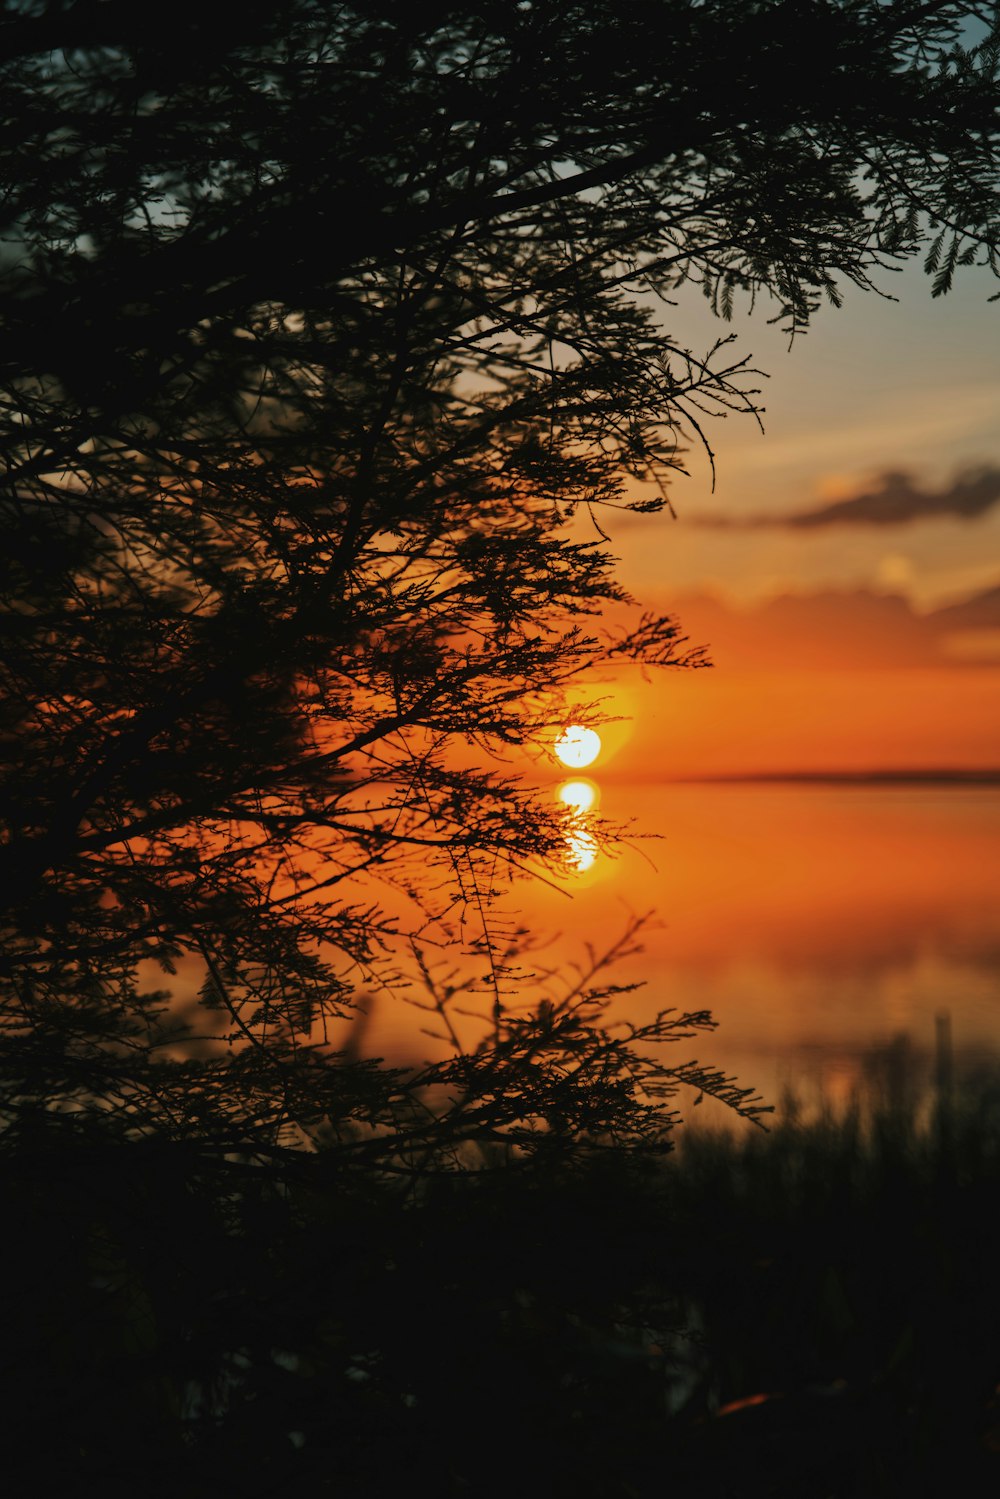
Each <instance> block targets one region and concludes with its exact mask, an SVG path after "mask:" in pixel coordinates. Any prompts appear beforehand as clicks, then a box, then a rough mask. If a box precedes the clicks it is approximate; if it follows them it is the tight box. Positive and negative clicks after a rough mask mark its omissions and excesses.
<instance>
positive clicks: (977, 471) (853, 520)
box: [692, 464, 1000, 531]
mask: <svg viewBox="0 0 1000 1499" xmlns="http://www.w3.org/2000/svg"><path fill="white" fill-rule="evenodd" d="M998 502H1000V468H995V467H993V466H991V465H989V464H984V465H981V466H979V467H977V468H967V469H963V470H961V471H960V472H959V473H958V474H956V476H955V478H954V480H953V482H952V483H951V484H950V485H948V486H947V487H946V488H944V489H923V488H921V487H920V485H918V483H917V482H916V480H915V479H914V476H913V475H912V474H911V473H908V472H907V471H906V470H905V469H890V470H888V471H886V472H885V473H883V474H881V475H879V477H878V479H877V480H876V481H875V484H874V486H873V487H872V488H871V489H869V490H862V491H861V492H860V493H858V494H855V495H851V496H850V497H849V498H847V499H842V500H834V501H832V502H831V503H830V504H827V505H817V506H814V507H813V508H812V509H809V510H793V511H790V512H787V513H785V514H784V515H753V516H748V517H746V518H745V519H740V518H735V517H730V516H722V515H706V516H701V517H697V518H696V517H692V521H693V524H695V525H697V526H707V527H711V528H712V529H717V530H741V531H742V530H758V529H761V528H763V527H773V528H777V529H781V530H788V531H805V530H819V529H821V528H824V527H829V526H902V525H909V524H911V523H912V522H914V521H921V520H932V519H939V518H941V517H951V518H955V519H959V520H978V519H979V517H980V516H983V515H985V514H986V513H987V511H988V510H990V509H992V507H993V506H994V505H996V504H997V503H998Z"/></svg>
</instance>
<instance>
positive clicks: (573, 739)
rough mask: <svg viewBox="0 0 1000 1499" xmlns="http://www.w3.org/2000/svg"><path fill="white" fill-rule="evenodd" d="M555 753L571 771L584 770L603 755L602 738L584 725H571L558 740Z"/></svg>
mask: <svg viewBox="0 0 1000 1499" xmlns="http://www.w3.org/2000/svg"><path fill="white" fill-rule="evenodd" d="M555 752H556V756H557V758H558V759H559V760H561V761H562V763H563V764H564V765H567V766H569V768H570V769H571V770H582V769H583V767H584V766H585V765H593V763H594V761H595V760H596V759H597V757H598V755H599V754H600V753H601V740H600V736H599V735H598V734H595V733H594V730H593V729H585V728H584V726H583V724H579V723H571V724H570V726H569V728H567V729H564V730H563V732H562V734H561V735H560V736H559V738H558V739H557V740H556V742H555Z"/></svg>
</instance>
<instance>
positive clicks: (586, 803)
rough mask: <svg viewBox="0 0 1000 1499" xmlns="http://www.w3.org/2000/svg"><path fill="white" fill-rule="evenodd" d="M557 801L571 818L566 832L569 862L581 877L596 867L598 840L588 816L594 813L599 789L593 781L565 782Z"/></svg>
mask: <svg viewBox="0 0 1000 1499" xmlns="http://www.w3.org/2000/svg"><path fill="white" fill-rule="evenodd" d="M556 799H557V801H560V802H562V804H563V806H564V807H565V808H566V810H567V812H568V813H569V814H570V818H569V826H568V828H567V831H566V862H567V863H568V864H569V866H570V868H571V869H573V870H575V871H576V872H577V873H578V874H582V873H584V871H585V870H588V869H590V868H592V867H593V865H594V863H595V862H596V859H597V852H598V849H597V839H596V838H595V837H594V834H593V832H592V831H591V828H590V826H589V819H588V816H587V814H588V812H592V811H594V809H595V808H596V806H597V801H598V789H597V787H596V786H595V784H594V782H593V781H588V780H572V781H563V782H562V784H561V785H560V786H559V787H558V788H557V790H556Z"/></svg>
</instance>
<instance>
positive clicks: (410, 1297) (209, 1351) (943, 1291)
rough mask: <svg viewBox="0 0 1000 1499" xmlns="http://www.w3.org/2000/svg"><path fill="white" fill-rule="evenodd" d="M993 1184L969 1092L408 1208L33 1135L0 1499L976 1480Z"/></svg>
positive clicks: (803, 1492)
mask: <svg viewBox="0 0 1000 1499" xmlns="http://www.w3.org/2000/svg"><path fill="white" fill-rule="evenodd" d="M998 1187H1000V1087H998V1086H997V1084H996V1083H993V1084H991V1085H990V1084H984V1085H977V1086H975V1087H972V1086H971V1085H970V1087H969V1088H968V1089H967V1090H966V1092H965V1094H964V1096H963V1097H962V1098H961V1100H960V1101H958V1102H954V1103H953V1102H951V1101H950V1100H949V1099H947V1098H942V1099H939V1101H938V1103H937V1105H936V1106H935V1107H934V1109H933V1110H932V1111H931V1113H930V1115H929V1117H928V1115H927V1114H926V1112H925V1113H924V1114H923V1115H921V1116H919V1118H918V1112H917V1111H916V1110H914V1109H910V1108H903V1107H901V1106H900V1104H899V1100H898V1099H897V1100H894V1099H893V1098H892V1097H891V1096H883V1097H882V1098H881V1099H880V1100H879V1101H878V1102H877V1103H876V1105H875V1106H874V1107H873V1108H866V1107H862V1106H861V1105H860V1104H859V1105H858V1106H857V1107H854V1108H853V1109H850V1110H848V1111H847V1112H846V1114H844V1113H842V1114H840V1115H839V1116H838V1117H836V1118H835V1117H834V1116H833V1115H832V1114H824V1115H822V1116H820V1117H819V1118H813V1119H812V1120H811V1121H804V1120H803V1119H802V1118H797V1117H796V1114H795V1111H794V1110H788V1109H786V1110H785V1112H784V1114H783V1116H782V1117H781V1119H779V1122H778V1123H777V1124H776V1125H775V1126H774V1127H773V1128H772V1130H771V1131H770V1132H769V1133H767V1134H765V1133H763V1132H762V1131H759V1130H750V1131H749V1132H748V1133H747V1134H746V1135H745V1136H744V1137H740V1138H736V1137H735V1136H722V1135H717V1134H709V1133H698V1132H694V1133H691V1132H688V1133H687V1135H686V1138H685V1143H684V1146H683V1149H682V1150H681V1151H680V1152H678V1153H676V1154H674V1155H672V1156H670V1157H668V1158H667V1159H665V1160H664V1161H663V1162H661V1163H660V1164H659V1165H648V1166H646V1167H645V1168H643V1169H641V1170H640V1169H639V1168H638V1167H635V1169H634V1170H632V1171H631V1173H630V1172H628V1171H626V1170H623V1162H622V1159H621V1157H620V1156H619V1157H617V1158H616V1157H612V1163H611V1164H610V1166H608V1165H607V1164H605V1165H602V1162H601V1159H600V1157H599V1156H597V1157H596V1158H595V1159H594V1160H593V1161H592V1162H591V1163H590V1164H589V1165H587V1166H578V1167H577V1168H576V1169H574V1170H573V1171H571V1172H570V1171H567V1172H565V1173H561V1172H560V1171H559V1170H558V1169H557V1168H555V1167H551V1168H549V1170H548V1171H547V1173H546V1174H545V1175H541V1176H540V1175H539V1174H537V1173H535V1174H532V1175H525V1176H519V1174H518V1172H517V1171H516V1170H512V1169H506V1170H502V1171H497V1172H495V1173H490V1172H487V1173H485V1174H483V1175H480V1176H473V1175H455V1176H454V1177H452V1178H451V1179H450V1180H449V1179H439V1180H438V1181H436V1182H434V1183H433V1184H432V1185H429V1186H426V1187H425V1189H424V1190H423V1191H422V1193H421V1194H420V1195H419V1196H418V1197H416V1198H415V1197H414V1196H413V1195H412V1193H411V1192H409V1191H396V1190H393V1189H392V1188H390V1187H388V1186H386V1185H384V1183H383V1184H382V1185H380V1186H377V1187H376V1186H375V1184H374V1183H373V1182H366V1181H365V1180H364V1178H363V1176H360V1175H359V1176H356V1177H355V1178H354V1179H353V1180H350V1179H346V1180H345V1179H344V1178H343V1176H342V1174H341V1173H340V1171H339V1168H338V1157H337V1154H336V1153H335V1152H334V1153H330V1154H324V1153H323V1152H320V1153H319V1154H318V1155H316V1156H314V1157H312V1158H311V1159H303V1160H302V1161H301V1162H300V1164H299V1167H298V1169H297V1170H296V1171H295V1173H294V1174H292V1173H288V1174H287V1176H286V1178H285V1181H284V1183H283V1184H281V1185H280V1186H279V1184H278V1183H277V1182H276V1179H275V1175H274V1173H273V1172H270V1173H258V1172H257V1171H255V1170H253V1169H251V1168H250V1167H249V1166H247V1167H245V1168H241V1166H240V1164H239V1163H238V1162H230V1163H228V1164H226V1165H224V1166H218V1165H216V1167H215V1168H213V1169H210V1168H209V1167H208V1165H207V1164H206V1162H205V1161H204V1160H202V1159H199V1158H198V1157H197V1156H195V1155H186V1154H185V1153H184V1152H183V1151H181V1150H179V1149H178V1148H177V1147H171V1146H165V1147H162V1148H160V1147H157V1146H156V1145H153V1144H144V1143H141V1142H134V1143H129V1144H118V1145H115V1146H111V1147H109V1146H106V1145H105V1144H104V1143H103V1142H102V1138H101V1131H100V1128H99V1126H98V1125H97V1124H96V1123H95V1122H94V1121H93V1120H90V1121H88V1122H86V1123H85V1124H81V1123H79V1122H74V1121H73V1120H71V1119H66V1118H62V1119H53V1118H49V1119H47V1120H45V1122H44V1126H42V1125H41V1124H40V1125H39V1129H38V1133H37V1136H36V1139H35V1143H34V1149H33V1151H32V1152H29V1151H27V1150H25V1151H24V1152H22V1154H21V1155H20V1157H19V1159H18V1160H17V1161H16V1163H10V1162H8V1163H7V1165H6V1168H5V1176H4V1183H3V1193H4V1199H5V1200H4V1216H5V1221H6V1222H7V1223H8V1224H18V1225H19V1226H20V1232H19V1233H18V1234H16V1235H10V1234H7V1235H5V1239H4V1255H5V1258H6V1264H5V1266H4V1274H3V1284H4V1288H5V1292H4V1301H5V1305H4V1309H3V1320H4V1327H5V1331H6V1336H5V1350H4V1364H5V1375H6V1392H5V1415H6V1416H7V1417H8V1419H9V1421H10V1425H9V1430H10V1432H11V1440H10V1442H9V1444H8V1446H7V1450H6V1453H5V1468H6V1471H7V1476H8V1481H9V1482H11V1483H12V1484H13V1486H12V1487H11V1488H9V1489H8V1492H12V1493H17V1494H18V1495H22V1494H25V1495H26V1494H32V1493H38V1494H43V1493H58V1492H65V1491H67V1490H69V1489H72V1488H75V1487H76V1486H77V1485H87V1486H90V1485H92V1486H93V1487H94V1488H95V1490H96V1489H97V1488H98V1487H99V1488H100V1490H101V1492H103V1493H104V1494H107V1495H115V1494H119V1493H120V1494H125V1493H129V1494H131V1493H135V1492H142V1493H145V1494H163V1495H175V1494H176V1495H185V1496H188V1495H190V1496H202V1495H204V1496H206V1499H208V1496H212V1499H216V1496H221V1495H228V1494H240V1495H246V1496H257V1495H260V1496H264V1495H303V1496H306V1495H309V1496H312V1495H345V1496H347V1495H350V1496H354V1495H357V1496H377V1495H383V1494H385V1495H389V1494H396V1493H404V1492H411V1493H434V1494H440V1495H456V1496H457V1495H466V1494H469V1495H473V1494H474V1495H498V1496H499V1495H504V1496H506V1495H509V1494H514V1493H517V1494H529V1495H538V1496H549V1495H564V1494H565V1495H593V1496H607V1499H612V1496H615V1499H618V1496H620V1499H630V1496H643V1499H645V1496H647V1495H648V1496H652V1495H661V1494H665V1493H670V1494H679V1495H687V1494H692V1495H695V1494H697V1495H709V1496H713V1495H719V1496H722V1495H727V1496H728V1495H733V1496H735V1495H740V1496H748V1495H751V1496H757V1495H760V1496H765V1495H768V1496H770V1495H774V1496H778V1495H781V1496H796V1499H799V1496H802V1499H805V1496H810V1499H811V1496H820V1495H823V1496H830V1499H834V1496H836V1499H841V1496H843V1499H847V1496H858V1499H861V1496H879V1495H907V1496H912V1495H915V1494H917V1495H919V1494H932V1493H948V1492H957V1489H956V1488H955V1487H954V1485H955V1484H956V1483H958V1482H959V1481H960V1484H961V1491H962V1492H963V1493H965V1494H973V1493H983V1494H986V1493H995V1492H996V1491H997V1487H996V1486H997V1483H998V1482H1000V1401H998V1382H1000V1282H998V1277H997V1262H998V1254H997V1251H998V1235H997V1232H996V1230H995V1227H994V1223H995V1203H996V1200H997V1192H998ZM959 1475H961V1479H960V1480H959Z"/></svg>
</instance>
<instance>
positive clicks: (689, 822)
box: [514, 783, 1000, 1099]
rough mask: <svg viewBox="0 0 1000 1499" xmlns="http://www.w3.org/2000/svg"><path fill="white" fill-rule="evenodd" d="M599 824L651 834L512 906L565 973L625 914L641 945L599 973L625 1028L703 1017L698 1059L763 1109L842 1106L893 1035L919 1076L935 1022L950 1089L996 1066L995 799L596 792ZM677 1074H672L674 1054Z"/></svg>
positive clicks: (889, 793) (826, 792)
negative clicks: (602, 820) (624, 986)
mask: <svg viewBox="0 0 1000 1499" xmlns="http://www.w3.org/2000/svg"><path fill="white" fill-rule="evenodd" d="M597 790H598V792H599V796H600V810H601V812H602V814H603V815H604V816H606V817H608V818H614V819H622V820H624V819H628V818H633V817H634V818H635V819H637V823H636V826H637V828H638V829H641V830H642V831H644V832H646V833H651V834H657V835H658V836H657V837H656V838H655V839H650V840H649V841H645V840H642V841H636V842H634V843H633V844H632V845H631V846H630V847H626V848H625V849H624V851H623V852H621V853H620V854H619V855H618V856H617V857H614V858H612V857H609V856H608V855H602V854H598V856H597V857H596V859H595V860H594V863H593V865H592V866H591V867H590V868H589V869H587V870H585V871H583V872H582V873H579V874H577V875H576V876H574V877H572V878H571V879H569V880H567V881H566V882H565V888H566V890H567V891H571V892H572V896H571V898H567V896H566V895H561V894H559V893H557V892H555V891H551V890H547V889H544V888H532V889H531V890H522V891H519V892H518V893H517V898H516V901H515V902H514V904H517V905H519V906H520V909H521V912H522V914H523V916H524V918H525V920H526V922H527V923H528V924H530V925H531V926H532V927H534V928H536V929H537V930H539V931H542V932H544V931H548V932H549V933H557V934H558V935H556V936H554V937H553V938H552V940H551V941H550V943H549V945H548V947H547V949H546V951H545V957H546V959H548V960H551V961H552V962H565V961H573V960H579V959H580V958H581V957H582V956H583V954H584V953H585V950H586V947H587V944H588V943H589V944H590V945H591V946H592V947H594V948H596V949H600V948H601V947H602V946H607V945H609V944H610V942H611V941H613V940H614V938H615V937H616V936H618V935H619V934H620V933H621V931H622V930H623V929H624V927H625V925H626V923H627V921H628V918H629V915H630V914H631V913H642V912H645V911H647V910H651V909H652V910H653V911H655V918H654V922H655V924H653V925H650V926H649V927H648V928H647V929H646V932H645V935H644V938H643V942H644V948H645V950H644V951H643V952H642V953H641V954H636V955H635V956H633V957H631V958H629V959H627V960H626V961H624V962H623V963H621V964H620V965H618V967H617V968H616V969H615V970H614V971H613V972H612V974H611V977H613V978H614V977H617V978H619V979H621V980H633V979H641V980H644V981H645V987H644V988H643V989H641V990H640V991H639V992H638V993H637V994H635V995H632V996H630V998H629V999H628V1001H627V1004H628V1007H629V1011H630V1013H631V1014H633V1015H634V1016H635V1017H636V1018H642V1017H643V1016H644V1015H649V1014H651V1013H653V1012H655V1011H656V1010H657V1009H659V1008H661V1007H664V1006H667V1005H673V1006H677V1007H678V1008H681V1009H685V1010H701V1009H706V1010H710V1011H711V1012H712V1013H713V1015H714V1017H715V1019H716V1020H717V1022H718V1029H717V1030H716V1031H715V1032H714V1033H713V1034H712V1035H710V1036H707V1037H705V1038H704V1039H703V1040H700V1041H699V1043H698V1045H697V1047H696V1048H688V1049H689V1050H696V1052H697V1055H698V1059H699V1060H701V1061H704V1062H712V1063H715V1064H717V1065H720V1066H722V1067H724V1068H725V1069H727V1070H729V1071H732V1072H734V1073H736V1074H737V1075H738V1077H739V1079H740V1080H741V1081H745V1082H747V1083H752V1084H753V1085H755V1086H756V1087H757V1088H758V1089H760V1090H761V1091H762V1092H763V1093H764V1094H765V1095H767V1096H768V1098H769V1099H774V1098H776V1097H777V1096H778V1094H779V1093H780V1091H781V1089H782V1087H783V1086H784V1085H786V1084H789V1083H790V1084H793V1085H794V1086H796V1087H797V1088H798V1089H800V1090H804V1091H808V1090H810V1089H815V1088H818V1087H822V1088H823V1089H824V1090H825V1091H826V1092H827V1093H828V1094H832V1095H833V1096H834V1097H837V1096H844V1095H845V1094H846V1093H847V1092H848V1091H849V1090H850V1088H851V1086H852V1084H853V1083H855V1082H856V1081H858V1080H859V1078H860V1077H861V1075H862V1073H863V1071H864V1069H865V1068H866V1067H870V1066H871V1065H872V1057H873V1056H877V1055H878V1054H879V1053H880V1052H884V1051H885V1050H886V1048H890V1047H892V1046H895V1047H896V1050H897V1051H898V1049H899V1047H900V1045H904V1046H905V1044H906V1043H902V1042H901V1041H900V1038H903V1037H905V1038H908V1043H909V1045H910V1046H911V1047H912V1050H913V1054H914V1056H915V1057H916V1059H917V1062H918V1064H919V1062H920V1060H921V1058H924V1059H925V1060H926V1061H927V1062H928V1064H929V1058H930V1054H931V1052H932V1050H933V1047H934V1037H935V1017H936V1016H938V1015H940V1014H943V1013H947V1015H948V1016H949V1017H950V1024H951V1033H952V1036H953V1039H954V1047H955V1059H956V1066H957V1071H958V1075H959V1076H960V1077H961V1076H963V1075H965V1076H967V1075H968V1074H969V1072H970V1070H972V1069H975V1068H977V1067H979V1066H984V1065H989V1064H991V1063H994V1062H996V1061H997V1060H998V1059H1000V788H992V787H980V788H970V787H967V786H951V785H937V786H932V785H907V786H902V785H899V786H893V785H889V786H885V785H882V786H876V785H860V786H857V785H855V786H844V785H832V786H818V785H815V784H811V785H810V784H806V785H803V784H785V785H763V786H762V785H723V786H718V785H716V786H709V785H687V786H678V785H673V786H670V785H657V784H652V785H650V784H645V785H631V786H626V785H607V786H604V787H601V786H600V785H599V783H598V784H597ZM676 1059H677V1060H681V1056H680V1050H679V1049H678V1052H677V1055H676Z"/></svg>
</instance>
